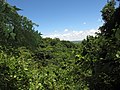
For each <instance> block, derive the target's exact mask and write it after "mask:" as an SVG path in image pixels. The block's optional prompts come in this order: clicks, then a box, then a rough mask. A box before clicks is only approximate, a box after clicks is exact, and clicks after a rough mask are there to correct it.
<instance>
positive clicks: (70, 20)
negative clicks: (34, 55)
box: [7, 0, 107, 40]
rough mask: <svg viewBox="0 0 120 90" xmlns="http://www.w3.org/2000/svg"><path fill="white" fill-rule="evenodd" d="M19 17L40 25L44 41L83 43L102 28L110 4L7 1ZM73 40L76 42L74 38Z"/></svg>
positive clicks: (95, 1)
mask: <svg viewBox="0 0 120 90" xmlns="http://www.w3.org/2000/svg"><path fill="white" fill-rule="evenodd" d="M7 2H8V3H10V4H11V5H16V6H17V7H19V8H21V9H22V11H19V13H20V14H21V15H23V16H26V17H28V18H29V19H31V20H32V21H33V22H35V23H37V24H38V25H39V27H38V28H36V29H37V30H38V31H39V32H41V33H42V34H43V37H51V38H54V37H58V38H60V39H64V40H82V39H83V38H85V37H86V35H89V34H90V35H94V32H95V31H97V29H98V27H99V26H100V25H102V23H103V22H102V21H101V13H100V11H101V9H102V8H103V6H104V5H105V4H106V2H107V0H89V1H88V0H7ZM73 37H74V38H73Z"/></svg>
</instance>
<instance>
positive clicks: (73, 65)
mask: <svg viewBox="0 0 120 90" xmlns="http://www.w3.org/2000/svg"><path fill="white" fill-rule="evenodd" d="M118 3H119V2H118V0H117V1H115V0H109V1H108V2H107V4H106V5H105V6H104V7H103V9H102V10H101V13H102V19H103V21H104V23H103V25H102V26H100V28H99V32H96V36H87V38H86V39H84V40H83V41H80V42H78V43H74V42H70V41H65V40H60V39H59V38H55V39H51V38H43V37H42V36H41V33H40V32H38V31H37V30H35V28H34V27H35V26H37V24H35V23H33V22H32V21H31V20H29V19H28V18H27V17H25V16H22V15H20V14H18V11H19V10H21V9H19V8H17V7H16V6H12V5H10V4H9V3H7V2H6V1H4V0H0V90H119V89H120V6H119V5H118Z"/></svg>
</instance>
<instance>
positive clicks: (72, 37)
mask: <svg viewBox="0 0 120 90" xmlns="http://www.w3.org/2000/svg"><path fill="white" fill-rule="evenodd" d="M97 31H98V30H96V29H90V30H80V31H75V30H72V31H71V30H68V29H65V30H64V32H63V33H53V34H51V35H46V36H43V37H50V38H60V39H61V40H69V41H78V40H83V39H85V38H86V36H88V35H92V36H95V32H97Z"/></svg>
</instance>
